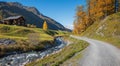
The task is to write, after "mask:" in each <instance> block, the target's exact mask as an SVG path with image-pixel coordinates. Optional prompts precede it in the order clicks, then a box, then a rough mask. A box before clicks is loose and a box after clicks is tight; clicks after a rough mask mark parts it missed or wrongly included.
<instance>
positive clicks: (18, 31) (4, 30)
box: [0, 24, 65, 41]
mask: <svg viewBox="0 0 120 66" xmlns="http://www.w3.org/2000/svg"><path fill="white" fill-rule="evenodd" d="M30 33H38V34H39V35H40V40H41V41H43V40H53V36H55V35H63V34H65V32H63V31H54V30H48V31H44V30H43V29H40V28H27V27H21V26H11V25H3V24H0V38H10V39H14V40H27V39H28V34H30Z"/></svg>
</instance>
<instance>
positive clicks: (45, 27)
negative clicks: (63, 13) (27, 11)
mask: <svg viewBox="0 0 120 66" xmlns="http://www.w3.org/2000/svg"><path fill="white" fill-rule="evenodd" d="M47 29H48V25H47V22H46V21H44V23H43V30H47Z"/></svg>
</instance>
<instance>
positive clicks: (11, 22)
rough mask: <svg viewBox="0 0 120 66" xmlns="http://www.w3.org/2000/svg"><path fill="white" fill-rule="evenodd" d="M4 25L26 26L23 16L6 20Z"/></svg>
mask: <svg viewBox="0 0 120 66" xmlns="http://www.w3.org/2000/svg"><path fill="white" fill-rule="evenodd" d="M3 24H7V25H18V26H25V19H24V17H23V16H12V17H8V18H5V19H4V20H3Z"/></svg>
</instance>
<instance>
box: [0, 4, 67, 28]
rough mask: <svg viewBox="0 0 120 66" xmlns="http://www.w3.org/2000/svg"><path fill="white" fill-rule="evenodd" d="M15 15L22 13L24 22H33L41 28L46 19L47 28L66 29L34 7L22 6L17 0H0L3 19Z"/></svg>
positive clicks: (0, 11)
mask: <svg viewBox="0 0 120 66" xmlns="http://www.w3.org/2000/svg"><path fill="white" fill-rule="evenodd" d="M16 15H22V16H23V17H24V18H25V19H26V24H34V25H36V26H37V27H40V28H41V27H42V25H43V22H44V20H46V22H47V24H48V28H49V29H53V30H66V28H65V27H64V26H63V25H61V24H60V23H58V22H57V21H55V20H53V19H51V18H49V17H47V16H44V15H43V14H42V13H40V12H39V11H38V10H37V9H36V8H35V7H28V6H23V5H22V4H20V3H18V2H0V16H2V18H3V19H4V18H7V17H10V16H16Z"/></svg>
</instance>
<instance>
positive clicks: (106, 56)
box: [71, 36, 120, 66]
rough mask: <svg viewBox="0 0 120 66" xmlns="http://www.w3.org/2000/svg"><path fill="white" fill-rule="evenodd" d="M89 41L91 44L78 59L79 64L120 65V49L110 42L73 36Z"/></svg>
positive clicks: (94, 65) (88, 65) (80, 65)
mask: <svg viewBox="0 0 120 66" xmlns="http://www.w3.org/2000/svg"><path fill="white" fill-rule="evenodd" d="M71 37H73V38H76V39H80V40H84V41H87V42H88V43H89V44H90V45H89V46H88V47H87V48H86V49H85V50H84V52H83V57H82V58H81V59H80V60H78V62H79V66H120V50H119V49H118V48H116V47H114V46H112V45H110V44H108V43H105V42H102V41H98V40H94V39H89V38H86V37H77V36H71Z"/></svg>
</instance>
